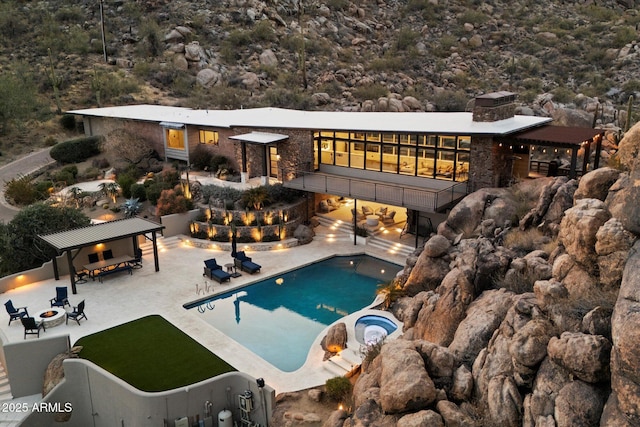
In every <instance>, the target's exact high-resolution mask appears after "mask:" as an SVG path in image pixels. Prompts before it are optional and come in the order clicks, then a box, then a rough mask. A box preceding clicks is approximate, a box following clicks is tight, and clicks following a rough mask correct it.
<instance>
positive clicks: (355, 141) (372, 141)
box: [314, 131, 471, 181]
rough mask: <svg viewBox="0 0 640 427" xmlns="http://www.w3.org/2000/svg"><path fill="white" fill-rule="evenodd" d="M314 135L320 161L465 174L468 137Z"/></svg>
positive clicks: (453, 176) (444, 175) (459, 177)
mask: <svg viewBox="0 0 640 427" xmlns="http://www.w3.org/2000/svg"><path fill="white" fill-rule="evenodd" d="M314 137H315V144H314V150H315V158H316V159H318V158H319V163H320V164H325V165H335V166H344V167H349V168H355V169H366V170H371V171H377V172H387V173H395V174H401V175H410V176H421V177H425V178H435V179H445V180H453V181H466V180H467V177H468V172H469V150H470V149H471V137H470V136H462V135H426V134H407V133H361V132H333V131H321V132H316V133H315V134H314ZM318 153H319V154H320V155H319V156H318Z"/></svg>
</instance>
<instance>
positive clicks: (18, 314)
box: [4, 300, 29, 325]
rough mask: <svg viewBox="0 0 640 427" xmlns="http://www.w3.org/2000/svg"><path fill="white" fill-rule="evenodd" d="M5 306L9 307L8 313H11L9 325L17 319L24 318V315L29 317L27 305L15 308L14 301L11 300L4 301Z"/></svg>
mask: <svg viewBox="0 0 640 427" xmlns="http://www.w3.org/2000/svg"><path fill="white" fill-rule="evenodd" d="M4 306H5V308H6V309H7V313H9V325H11V322H13V321H14V320H16V319H22V318H23V317H29V312H28V311H27V307H18V308H15V307H14V306H13V302H11V300H9V301H7V302H5V303H4Z"/></svg>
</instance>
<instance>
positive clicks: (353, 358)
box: [324, 348, 362, 375]
mask: <svg viewBox="0 0 640 427" xmlns="http://www.w3.org/2000/svg"><path fill="white" fill-rule="evenodd" d="M361 363H362V358H361V357H360V355H359V354H356V353H355V352H354V351H353V350H351V349H349V348H346V349H344V350H342V351H341V352H340V353H339V354H337V355H335V356H333V357H331V358H330V359H329V360H328V363H325V364H324V367H325V369H326V370H328V371H329V372H332V373H334V374H336V375H346V374H348V373H349V372H351V371H353V370H354V369H355V368H357V367H358V366H360V364H361Z"/></svg>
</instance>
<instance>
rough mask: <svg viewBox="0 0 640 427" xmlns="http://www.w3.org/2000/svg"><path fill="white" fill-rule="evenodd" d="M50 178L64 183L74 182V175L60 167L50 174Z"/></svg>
mask: <svg viewBox="0 0 640 427" xmlns="http://www.w3.org/2000/svg"><path fill="white" fill-rule="evenodd" d="M51 178H52V179H53V180H54V181H56V182H64V183H65V185H71V184H75V182H76V177H75V176H74V175H73V173H72V172H71V171H70V170H68V169H62V170H60V171H58V172H55V173H53V174H51Z"/></svg>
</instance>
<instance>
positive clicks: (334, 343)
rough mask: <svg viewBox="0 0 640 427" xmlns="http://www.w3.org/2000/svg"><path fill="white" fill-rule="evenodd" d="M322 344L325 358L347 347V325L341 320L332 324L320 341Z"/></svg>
mask: <svg viewBox="0 0 640 427" xmlns="http://www.w3.org/2000/svg"><path fill="white" fill-rule="evenodd" d="M320 346H322V349H323V350H324V352H325V355H324V360H327V359H328V358H330V357H331V356H333V355H335V354H336V353H339V352H341V351H342V350H344V349H345V348H347V325H346V324H345V323H344V322H339V323H336V324H335V325H333V326H331V327H330V328H329V330H328V331H327V334H326V335H325V336H324V337H323V338H322V341H320Z"/></svg>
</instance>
